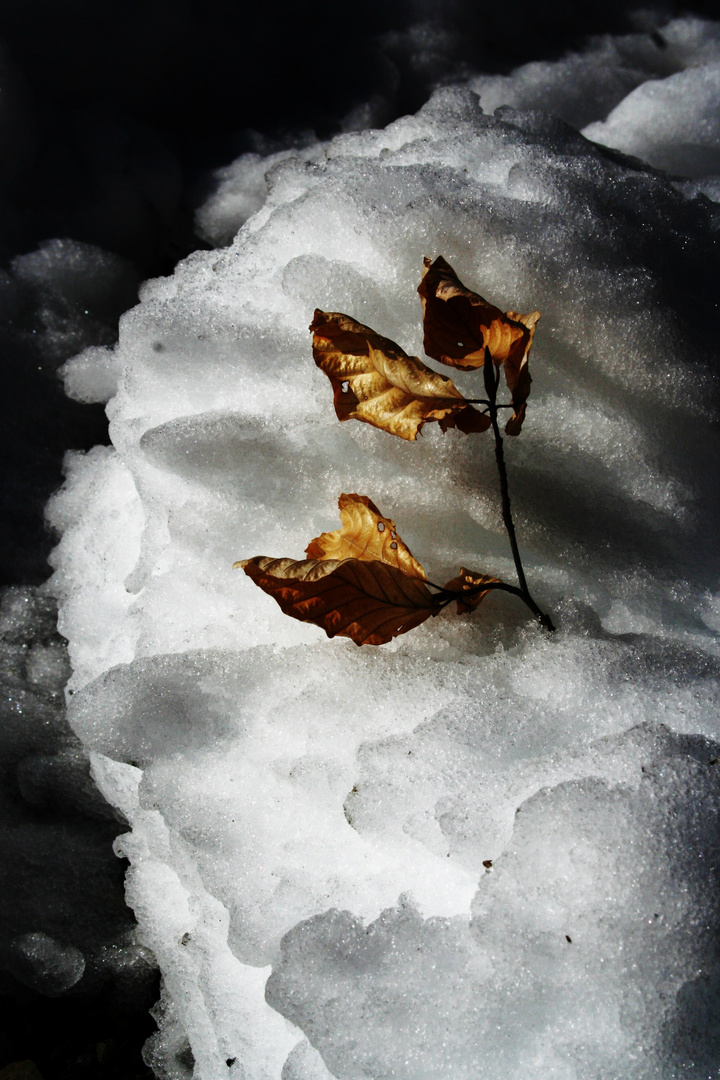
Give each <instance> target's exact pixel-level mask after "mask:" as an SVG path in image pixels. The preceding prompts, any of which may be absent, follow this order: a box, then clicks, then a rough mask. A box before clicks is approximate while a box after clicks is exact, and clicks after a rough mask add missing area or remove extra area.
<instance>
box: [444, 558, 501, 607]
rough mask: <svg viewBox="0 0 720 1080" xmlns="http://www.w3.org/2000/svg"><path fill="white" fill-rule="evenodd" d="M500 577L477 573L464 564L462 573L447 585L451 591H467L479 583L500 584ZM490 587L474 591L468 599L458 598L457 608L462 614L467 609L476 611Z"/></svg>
mask: <svg viewBox="0 0 720 1080" xmlns="http://www.w3.org/2000/svg"><path fill="white" fill-rule="evenodd" d="M500 583H501V582H500V579H499V578H496V577H490V576H489V575H488V574H476V573H475V571H474V570H466V569H465V567H464V566H461V567H460V573H459V574H458V576H457V577H454V578H453V579H452V581H448V583H447V585H446V586H445V588H446V589H449V590H450V591H451V592H459V593H463V592H467V591H468V590H469V589H475V588H477V586H478V585H490V584H497V585H499V584H500ZM490 591H491V590H490V589H483V590H482V591H479V592H476V593H474V594H473V595H472V596H468V597H467V599H460V598H459V599H458V602H457V609H458V614H460V615H462V614H464V613H465V612H467V611H474V610H475V608H476V607H477V606H478V604H479V603H480V601H481V600H484V599H485V597H486V596H487V594H488V593H489V592H490Z"/></svg>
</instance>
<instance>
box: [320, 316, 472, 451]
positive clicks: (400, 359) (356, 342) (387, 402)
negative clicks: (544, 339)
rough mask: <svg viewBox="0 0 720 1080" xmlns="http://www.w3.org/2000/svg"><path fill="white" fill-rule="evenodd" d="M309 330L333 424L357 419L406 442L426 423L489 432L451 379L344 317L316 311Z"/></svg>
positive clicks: (391, 342)
mask: <svg viewBox="0 0 720 1080" xmlns="http://www.w3.org/2000/svg"><path fill="white" fill-rule="evenodd" d="M310 329H311V330H312V332H313V357H314V358H315V363H316V364H317V366H318V367H319V368H320V369H321V370H322V371H324V372H325V374H326V375H327V377H328V378H329V379H330V382H331V384H332V388H333V396H334V402H335V412H336V414H337V417H338V420H362V421H364V422H365V423H366V424H372V425H373V426H374V427H378V428H380V429H381V430H382V431H387V432H389V433H390V434H391V435H397V436H399V437H400V438H401V439H410V440H413V439H416V438H417V433H418V431H420V430H421V428H422V426H423V424H425V423H427V422H428V421H431V420H437V421H438V422H439V423H440V426H441V428H442V429H443V431H445V430H446V429H447V428H449V427H457V428H458V429H459V430H460V431H463V432H465V433H466V434H467V433H469V432H471V431H485V430H486V429H487V428H488V427H489V425H490V421H489V419H488V418H487V417H486V416H483V415H482V414H481V413H479V412H478V411H477V410H476V409H473V407H472V405H469V404H468V402H467V401H466V400H465V398H464V397H463V395H462V394H461V393H460V391H459V390H458V389H457V387H456V386H455V385H454V384H453V382H452V381H451V380H450V379H448V378H446V377H445V376H444V375H440V374H438V372H436V371H432V370H431V369H430V368H429V367H426V366H425V364H423V363H422V362H421V361H420V360H418V359H417V358H416V357H414V356H408V355H407V354H406V353H405V352H404V351H403V350H402V349H401V348H400V346H399V345H396V344H395V342H394V341H391V340H390V339H389V338H384V337H381V336H380V334H377V333H375V331H374V330H371V329H370V327H368V326H363V324H362V323H358V322H356V321H355V320H354V319H351V318H350V316H349V315H343V314H341V313H340V312H325V311H320V310H317V311H316V312H315V317H314V319H313V321H312V324H311V326H310Z"/></svg>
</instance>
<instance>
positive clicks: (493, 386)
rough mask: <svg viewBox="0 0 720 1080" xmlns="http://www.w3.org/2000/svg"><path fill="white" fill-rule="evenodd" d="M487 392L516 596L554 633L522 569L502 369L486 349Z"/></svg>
mask: <svg viewBox="0 0 720 1080" xmlns="http://www.w3.org/2000/svg"><path fill="white" fill-rule="evenodd" d="M484 375H485V389H486V390H487V391H488V395H489V398H490V400H489V403H488V404H489V410H488V411H489V414H490V423H491V424H492V429H493V435H494V436H495V461H496V463H497V469H498V475H499V477H500V497H501V500H502V517H503V522H504V524H505V529H506V531H507V534H508V539H509V541H510V548H511V550H512V555H513V561H514V563H515V572H516V574H517V578H518V582H519V585H520V588H519V589H518V590H517V595H518V596H520V598H521V599H522V600H523V601H524V603H525V604H526V605H527V607H529V608H530V611H532V613H533V615H534V616H535V618H536V619H537V620H538V622H539V623H540V625H541V626H544V627H545V629H546V630H554V629H555V627H554V625H553V622H552V619H551V618H550V616H549V615H546V614H545V613H544V612H543V611H541V609H540V608H539V607H538V606H537V604H536V603H535V601H534V600H533V598H532V596H531V595H530V590H529V589H528V587H527V581H526V580H525V571H524V570H523V565H522V560H521V558H520V549H519V548H518V542H517V536H516V535H515V524H514V522H513V519H512V510H511V508H510V489H509V487H508V478H507V469H506V468H505V454H504V452H503V440H502V435H501V434H500V426H499V424H498V417H497V414H498V409H499V408H503V406H499V405H497V404H496V399H497V388H498V384H499V382H500V369H499V368H496V367H495V364H494V363H493V359H492V356H491V354H490V350H489V349H486V350H485V369H484ZM505 588H506V589H507V590H508V591H512V590H511V588H510V587H508V586H505Z"/></svg>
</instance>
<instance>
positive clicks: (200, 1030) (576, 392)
mask: <svg viewBox="0 0 720 1080" xmlns="http://www.w3.org/2000/svg"><path fill="white" fill-rule="evenodd" d="M673 77H674V76H671V77H670V78H673ZM690 126H691V127H692V125H690ZM269 164H270V166H271V167H270V168H269V171H268V172H267V175H266V178H265V180H264V181H263V183H265V184H266V186H267V191H266V194H264V193H262V192H261V197H258V199H257V200H256V203H255V204H254V205H255V206H256V209H255V212H254V213H253V214H252V215H251V216H250V217H248V218H247V220H246V222H245V224H244V225H243V227H242V228H241V229H240V231H239V233H238V235H237V236H236V238H235V240H234V242H233V243H232V245H231V246H230V247H228V248H226V249H224V250H222V251H219V252H218V251H212V252H198V253H196V254H195V255H193V256H191V257H190V258H189V259H187V260H185V262H184V263H182V264H180V265H179V266H178V268H177V270H176V272H175V274H174V275H173V277H171V278H166V279H160V280H157V281H154V282H150V283H149V284H147V285H146V286H145V288H144V292H143V295H142V302H141V304H140V305H139V306H138V307H137V308H135V309H134V310H133V311H131V312H129V313H128V314H127V315H126V316H124V318H123V320H122V324H121V334H120V342H119V344H118V346H117V347H116V349H115V352H114V354H113V359H112V365H113V366H114V367H116V368H117V370H119V371H120V372H121V374H120V379H119V388H118V393H117V395H116V396H115V397H114V398H113V399H112V401H111V402H110V405H109V413H110V416H111V434H112V439H113V444H114V448H113V449H109V450H102V451H100V450H98V451H95V452H92V453H90V454H88V455H86V456H82V455H75V456H73V458H72V459H71V461H70V462H69V463H68V467H69V470H70V471H69V478H68V484H67V487H66V488H65V489H64V491H62V492H61V493H59V494H58V496H57V497H56V498H55V500H54V502H53V504H52V506H51V508H50V520H51V522H53V523H54V524H55V525H56V526H57V527H58V528H59V529H60V531H61V532H62V533H63V536H62V539H61V541H60V544H59V546H58V548H57V549H56V552H55V555H54V560H55V566H56V573H55V577H54V579H53V589H54V592H55V594H56V595H57V596H58V598H59V601H60V606H61V616H60V628H61V631H62V632H63V633H64V634H65V635H66V636H67V637H68V639H69V642H70V655H71V660H72V665H73V676H72V679H71V682H70V692H71V695H72V696H71V698H70V716H71V722H72V724H73V727H74V729H75V731H76V732H77V734H78V735H79V736H80V737H81V739H82V740H83V743H84V745H85V747H86V748H88V749H89V750H90V751H91V752H92V755H93V768H94V775H95V778H96V780H97V782H98V784H99V786H100V788H101V790H102V792H103V793H104V794H105V796H106V797H107V798H108V799H109V800H110V802H111V803H112V804H113V805H115V806H117V807H118V808H120V809H121V810H122V812H123V813H124V814H125V816H126V817H127V818H128V820H129V821H130V822H131V825H132V831H131V832H130V833H128V834H127V836H126V837H124V838H123V839H122V840H121V841H119V844H118V850H119V852H120V853H122V854H124V855H126V856H127V857H128V858H129V859H130V863H131V869H130V871H129V876H128V896H129V899H130V902H131V904H132V906H133V908H134V910H135V912H136V915H137V917H138V920H139V923H140V927H141V932H142V935H143V939H144V941H145V943H146V944H147V945H149V946H150V947H151V948H152V949H153V951H154V953H155V954H156V956H157V957H158V960H159V962H160V965H161V968H162V970H163V974H164V979H165V997H164V999H163V1002H162V1004H161V1007H160V1009H159V1012H158V1016H159V1020H160V1032H159V1034H158V1036H157V1038H156V1039H155V1040H154V1042H153V1045H152V1047H151V1048H150V1050H149V1055H150V1060H151V1061H152V1064H153V1067H154V1068H155V1069H156V1071H157V1073H158V1075H160V1076H161V1077H167V1078H170V1077H172V1078H179V1077H185V1076H188V1075H190V1072H191V1071H192V1070H193V1068H194V1075H195V1076H197V1077H200V1078H203V1080H205V1078H216V1077H217V1078H220V1077H225V1076H244V1077H246V1078H253V1080H255V1078H258V1080H259V1078H263V1080H264V1078H267V1080H271V1078H272V1080H280V1078H281V1077H282V1080H327V1077H328V1076H330V1075H332V1076H336V1077H338V1078H339V1080H345V1078H348V1080H350V1078H353V1080H354V1078H356V1077H361V1076H362V1077H366V1076H370V1077H372V1078H373V1080H380V1078H385V1077H388V1078H389V1077H402V1078H403V1080H405V1078H406V1080H420V1078H422V1080H425V1078H431V1077H432V1078H440V1077H445V1076H449V1075H451V1076H453V1078H455V1077H458V1078H464V1077H468V1078H470V1077H473V1078H479V1077H487V1078H488V1080H489V1078H493V1080H494V1078H496V1077H497V1078H500V1077H502V1078H503V1080H511V1078H512V1080H525V1078H526V1077H528V1076H531V1075H532V1076H539V1077H543V1078H545V1077H556V1078H562V1080H565V1078H567V1080H570V1078H572V1080H575V1078H583V1080H584V1078H588V1080H589V1078H590V1077H593V1078H595V1077H602V1078H603V1080H610V1078H614V1077H616V1076H619V1075H622V1076H623V1077H624V1078H628V1080H631V1078H632V1080H635V1078H638V1080H639V1078H647V1080H649V1078H651V1077H653V1078H655V1077H658V1076H662V1077H664V1078H670V1077H679V1076H681V1075H692V1076H701V1075H705V1073H704V1072H703V1070H704V1069H710V1068H716V1067H717V1064H718V1057H717V1054H718V1040H717V1038H716V1034H715V1028H716V1018H717V1012H718V1010H717V995H716V988H717V985H718V978H719V977H720V967H719V966H718V961H719V960H720V957H719V956H718V948H717V940H718V929H719V928H720V926H719V924H720V912H718V905H717V884H718V882H717V880H716V879H717V873H718V871H717V866H718V863H717V856H718V851H717V846H718V839H717V837H718V832H717V821H716V818H717V805H718V802H717V796H718V791H717V785H718V773H717V762H718V758H719V757H720V745H719V742H720V724H719V723H718V719H717V716H718V703H719V700H718V699H719V698H720V692H719V690H718V681H717V674H718V666H719V665H720V650H718V642H717V632H718V629H720V594H718V584H717V582H718V555H717V545H716V537H717V528H718V514H717V500H716V492H717V485H718V462H720V456H719V455H718V447H717V428H716V417H717V383H716V369H717V345H716V340H715V328H714V313H715V311H716V305H717V298H716V290H715V288H714V275H715V274H716V273H717V267H718V255H717V244H716V239H717V233H718V228H719V227H720V218H719V216H718V208H717V207H716V206H715V205H714V204H713V203H712V202H710V201H709V200H708V199H706V198H704V197H690V195H689V194H688V191H683V190H678V189H677V188H676V187H675V186H673V183H671V182H670V181H669V180H668V179H667V178H666V177H665V176H664V175H663V174H662V173H660V172H658V171H656V170H654V169H652V168H650V167H649V166H644V165H642V164H641V163H639V162H637V161H633V160H629V159H626V158H624V157H623V156H622V155H621V154H618V153H617V152H616V151H610V150H605V149H604V148H603V147H601V146H598V145H596V144H594V143H592V142H589V141H587V140H586V139H585V138H583V137H582V136H581V135H580V134H579V133H578V132H577V131H576V130H574V129H573V128H571V127H569V126H567V125H566V124H565V123H564V122H563V121H561V120H560V119H558V118H557V117H553V116H550V115H548V114H547V113H542V112H539V111H533V110H529V111H520V110H519V111H513V110H512V109H510V108H507V107H505V108H502V109H500V110H499V112H498V114H496V115H495V116H490V115H487V114H485V113H483V112H482V110H481V108H480V106H479V104H478V99H477V96H476V95H475V94H474V93H472V92H471V90H469V89H445V90H441V91H438V92H437V93H436V94H435V95H434V97H433V98H432V99H431V101H430V102H429V103H428V104H427V105H426V106H425V107H424V108H423V109H422V110H421V111H420V112H419V113H418V114H417V115H416V116H413V117H406V118H404V119H402V120H399V121H397V122H395V123H393V124H391V125H390V126H389V127H388V128H386V129H385V130H383V131H368V132H359V133H358V132H351V133H347V134H344V135H342V136H339V137H337V138H336V139H334V140H333V141H332V142H330V143H327V144H324V145H322V146H321V147H315V148H313V149H312V151H311V152H309V151H307V150H300V151H297V152H291V153H288V154H284V155H282V156H281V157H280V158H276V159H275V160H274V161H272V162H270V163H269ZM253 168H254V166H253ZM263 199H264V201H263ZM221 203H222V200H220V202H219V203H218V204H217V205H218V206H220V205H221ZM251 209H252V207H251ZM206 218H207V223H208V228H212V227H213V222H212V218H213V212H211V211H210V210H209V211H208V213H207V215H206ZM216 221H217V223H218V231H219V233H220V232H221V231H222V229H224V228H226V223H227V217H224V216H223V212H222V210H221V209H218V214H217V218H216ZM438 254H443V255H444V256H445V257H446V258H447V259H449V260H450V262H451V263H452V264H453V265H454V267H455V269H456V270H457V271H458V273H459V275H460V277H461V278H462V279H463V280H464V281H465V282H466V283H467V284H468V285H470V286H471V287H475V288H477V289H478V290H479V291H480V292H482V294H483V295H484V296H486V297H487V298H488V299H489V300H491V301H492V302H493V303H495V304H498V305H500V306H502V307H503V308H504V309H505V308H512V309H514V310H519V311H531V310H533V309H534V308H539V309H540V310H541V311H542V312H543V317H542V320H541V322H540V324H539V328H538V331H537V333H536V337H535V345H534V348H533V354H532V370H533V375H534V380H535V381H534V384H533V393H532V396H531V399H530V407H529V410H528V419H527V421H526V424H525V428H524V430H523V432H522V435H521V436H520V437H519V438H518V439H517V440H508V441H507V444H506V450H507V457H508V466H509V471H510V481H511V486H512V495H513V503H514V507H515V508H516V518H517V526H518V531H519V536H520V543H521V547H522V550H523V554H524V557H525V562H526V570H527V572H528V577H529V580H530V586H531V589H532V590H533V592H534V593H535V594H536V596H537V599H538V601H539V602H540V603H541V605H542V606H543V607H545V608H547V609H548V610H550V611H551V613H552V614H553V617H554V618H555V620H556V622H557V623H558V624H559V630H558V632H557V634H555V635H554V636H552V637H550V636H548V635H546V634H545V633H544V632H542V631H541V630H540V629H538V627H537V626H536V625H535V624H533V623H531V622H529V621H528V619H527V617H526V612H525V610H524V609H522V608H521V607H519V606H518V605H517V603H516V602H515V600H514V599H513V598H512V597H508V596H504V597H503V596H502V595H499V596H498V595H496V596H491V597H490V598H488V600H487V601H485V603H484V604H483V605H482V607H481V609H480V610H479V612H478V613H477V614H475V615H473V616H466V617H455V616H450V614H447V615H444V616H440V617H438V618H436V619H432V620H429V622H427V623H425V624H424V625H423V626H422V627H420V628H418V629H416V630H415V631H413V633H412V634H410V635H408V636H407V637H403V638H401V639H399V640H398V641H396V642H395V643H393V645H391V646H386V647H382V648H379V649H374V648H372V647H365V648H363V649H358V648H357V647H356V646H355V645H353V644H352V643H351V642H348V641H344V640H333V641H328V640H326V639H325V637H324V635H323V634H322V632H321V631H320V630H318V629H316V628H314V627H312V626H309V625H306V624H301V623H297V622H294V621H292V620H290V619H287V618H286V617H284V616H283V615H282V614H281V612H280V610H279V609H278V607H277V605H276V604H275V603H274V602H273V601H272V600H271V599H270V598H269V597H267V596H266V595H265V594H263V593H261V592H260V591H259V590H257V589H256V588H254V586H253V585H252V584H251V582H250V581H249V580H248V579H246V578H245V577H244V576H242V575H238V573H237V572H236V573H235V574H233V572H232V571H231V569H230V567H231V565H232V562H233V561H234V560H235V559H237V558H241V557H250V556H253V555H257V554H263V555H271V556H291V557H295V558H300V557H302V553H303V550H304V548H305V545H306V544H307V543H308V541H309V540H310V539H311V538H312V537H313V536H315V535H317V534H318V533H319V532H320V531H322V530H323V529H329V528H334V527H336V509H335V507H336V501H337V498H338V496H339V494H340V493H341V492H342V491H346V492H353V491H357V492H360V493H363V494H367V495H368V496H370V498H372V499H373V500H374V501H375V502H376V503H377V504H378V506H379V507H380V508H381V510H382V511H383V513H385V514H387V515H392V516H393V517H394V519H395V521H396V522H397V524H398V528H399V529H400V530H401V533H402V536H403V538H404V539H405V541H406V542H407V543H408V544H409V546H410V547H411V548H412V549H413V551H414V553H415V554H416V555H417V556H418V557H419V558H420V559H421V560H422V562H423V564H424V566H425V568H426V570H427V572H428V574H429V576H430V578H431V579H433V580H437V579H438V578H440V579H442V580H444V579H443V578H442V575H443V574H445V575H446V576H447V577H449V576H451V575H452V574H453V573H455V572H456V570H457V568H458V566H459V565H460V564H463V565H465V566H469V567H472V568H473V569H477V570H480V571H484V572H488V573H493V574H498V575H499V576H502V577H505V578H511V575H512V564H511V560H510V557H509V552H508V548H507V542H506V539H505V537H504V533H503V529H502V522H501V518H500V511H499V500H498V492H497V481H496V475H495V471H494V465H493V453H492V446H491V443H490V442H489V440H488V438H487V436H478V437H474V438H466V437H464V436H461V435H460V434H459V433H457V432H448V433H447V434H446V435H444V436H443V435H442V434H441V433H440V431H438V430H431V429H430V428H426V429H425V432H424V437H423V438H422V439H421V440H419V442H418V443H417V444H414V443H405V442H402V441H401V440H399V439H393V438H391V437H389V436H387V435H385V434H384V433H382V432H379V431H377V430H374V429H371V428H369V427H367V426H365V425H361V424H353V423H351V422H349V423H346V424H343V425H340V424H338V422H337V420H336V419H335V416H334V412H333V409H332V404H331V400H330V393H329V389H328V386H327V382H326V380H325V377H324V376H323V375H322V373H320V372H319V371H318V370H317V369H316V368H315V366H314V364H313V363H312V358H311V355H310V337H309V334H308V331H307V326H308V324H309V322H310V319H311V316H312V312H313V309H314V307H315V306H319V307H321V308H324V309H326V310H339V311H344V312H347V313H348V314H350V315H352V316H353V317H355V318H356V319H359V320H360V321H362V322H364V323H367V324H369V325H372V326H373V327H374V328H376V329H377V330H378V331H379V332H380V333H382V334H384V335H386V336H389V337H391V338H392V339H394V340H397V341H399V342H400V343H401V344H402V345H403V347H404V348H405V349H406V350H407V351H408V352H409V353H411V354H416V355H420V354H421V341H422V335H421V324H420V305H419V300H418V297H417V295H416V293H415V289H416V286H417V283H418V281H419V276H420V269H421V265H422V257H423V255H430V256H435V255H438ZM70 370H72V371H73V372H74V374H73V379H74V380H75V382H74V386H75V392H81V390H78V388H79V387H81V386H82V382H83V378H84V376H83V372H82V368H81V367H79V366H74V367H73V365H71V366H70ZM457 382H458V385H460V386H461V388H468V389H469V388H471V387H472V386H473V385H475V383H474V380H473V377H472V376H460V377H458V379H457ZM708 1018H710V1019H709V1020H708ZM713 1025H715V1026H713Z"/></svg>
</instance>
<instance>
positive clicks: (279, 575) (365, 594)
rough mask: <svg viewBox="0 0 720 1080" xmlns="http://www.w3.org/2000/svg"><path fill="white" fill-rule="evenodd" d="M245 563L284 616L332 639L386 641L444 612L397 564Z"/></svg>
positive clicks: (263, 559)
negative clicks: (317, 628) (336, 637)
mask: <svg viewBox="0 0 720 1080" xmlns="http://www.w3.org/2000/svg"><path fill="white" fill-rule="evenodd" d="M235 566H241V567H242V568H243V570H244V571H245V573H246V574H247V575H248V577H250V578H252V580H253V581H254V582H255V584H256V585H259V586H260V588H261V589H263V590H264V591H265V592H266V593H268V594H269V595H270V596H272V597H273V599H275V600H276V601H277V602H278V604H279V605H280V607H281V608H282V610H283V611H284V612H285V614H286V615H291V616H292V617H293V618H294V619H299V620H300V621H301V622H311V623H314V624H315V625H316V626H321V627H322V628H323V630H324V631H325V633H326V634H327V635H328V637H335V636H340V637H349V638H352V640H353V641H354V642H355V643H356V644H357V645H384V644H386V642H388V641H391V640H392V638H394V637H397V636H398V634H405V633H407V631H408V630H412V629H413V627H415V626H419V625H420V623H422V622H424V621H425V619H427V618H428V617H429V616H430V615H437V613H438V612H439V611H440V610H441V608H440V605H439V603H438V602H437V600H435V599H434V597H433V596H432V594H431V593H430V591H429V590H428V589H427V588H426V586H425V585H424V584H423V582H422V581H419V580H418V579H417V578H414V577H409V576H408V575H407V574H404V573H403V572H402V570H399V569H398V568H397V567H395V566H389V565H388V564H387V563H384V562H380V561H379V560H372V561H368V562H365V561H363V560H362V559H342V560H339V559H325V560H317V559H306V560H303V561H300V562H296V561H295V560H294V559H269V558H266V557H264V556H262V555H258V556H256V557H255V558H253V559H245V560H243V561H242V562H239V563H235Z"/></svg>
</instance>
